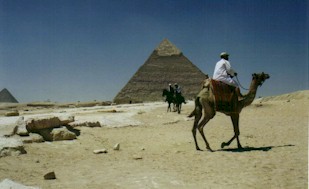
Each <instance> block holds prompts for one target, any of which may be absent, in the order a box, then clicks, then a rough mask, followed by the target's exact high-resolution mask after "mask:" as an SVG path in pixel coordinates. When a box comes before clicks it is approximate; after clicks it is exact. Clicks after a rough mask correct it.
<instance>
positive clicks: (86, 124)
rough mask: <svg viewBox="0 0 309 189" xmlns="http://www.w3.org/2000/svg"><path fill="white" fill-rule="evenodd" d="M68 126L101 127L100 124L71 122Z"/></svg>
mask: <svg viewBox="0 0 309 189" xmlns="http://www.w3.org/2000/svg"><path fill="white" fill-rule="evenodd" d="M69 125H70V126H71V127H101V123H100V122H98V121H97V122H88V121H86V122H72V123H69Z"/></svg>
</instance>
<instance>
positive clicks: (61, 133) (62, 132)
mask: <svg viewBox="0 0 309 189" xmlns="http://www.w3.org/2000/svg"><path fill="white" fill-rule="evenodd" d="M50 134H51V135H52V140H53V141H59V140H73V139H76V134H75V133H73V132H71V131H69V130H68V129H67V128H66V127H60V128H54V129H53V130H52V131H51V133H50Z"/></svg>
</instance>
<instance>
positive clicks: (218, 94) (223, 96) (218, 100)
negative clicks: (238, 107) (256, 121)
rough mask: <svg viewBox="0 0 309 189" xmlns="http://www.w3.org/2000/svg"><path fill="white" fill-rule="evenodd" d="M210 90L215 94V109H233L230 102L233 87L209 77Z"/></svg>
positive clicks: (233, 90) (233, 93)
mask: <svg viewBox="0 0 309 189" xmlns="http://www.w3.org/2000/svg"><path fill="white" fill-rule="evenodd" d="M211 85H212V91H213V94H214V96H215V107H216V110H217V111H224V112H230V111H232V110H233V109H234V103H232V98H233V95H236V94H235V87H234V86H231V85H228V84H225V83H223V82H222V81H216V80H213V79H211Z"/></svg>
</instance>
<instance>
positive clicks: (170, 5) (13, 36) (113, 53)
mask: <svg viewBox="0 0 309 189" xmlns="http://www.w3.org/2000/svg"><path fill="white" fill-rule="evenodd" d="M308 7H309V3H308V0H233V1H231V0H0V90H1V89H2V88H7V89H8V90H9V91H10V92H11V93H12V94H13V95H14V96H15V97H16V99H17V100H18V101H19V102H32V101H45V100H51V101H55V102H76V101H92V100H112V99H113V98H114V97H115V96H116V94H117V93H118V92H119V91H120V90H121V89H122V87H123V86H124V85H125V84H126V83H127V82H128V81H129V79H130V78H131V77H132V76H133V74H134V73H135V72H136V71H137V70H138V68H139V67H140V66H141V65H142V64H144V62H145V61H146V59H147V58H148V57H149V56H150V54H151V53H152V51H153V50H154V49H155V48H156V47H157V46H158V44H159V43H160V42H161V41H162V40H163V39H164V38H167V39H169V40H170V41H171V42H172V43H173V44H175V45H176V46H177V47H178V48H179V49H180V50H181V51H182V52H183V54H184V55H185V56H186V57H187V58H188V59H189V60H191V61H192V62H193V64H195V65H196V66H197V67H199V68H200V69H201V70H202V71H203V72H204V73H208V74H209V75H212V73H213V69H214V66H215V63H216V62H217V61H218V60H219V54H220V52H222V51H227V52H228V53H229V54H230V62H231V64H232V67H234V69H235V70H236V71H237V72H238V75H239V79H240V81H241V83H242V85H244V86H246V87H248V85H249V83H250V81H251V74H252V73H254V72H262V71H264V72H266V73H268V74H270V76H271V78H270V79H269V80H268V81H267V82H265V84H264V85H263V86H262V87H261V88H260V89H259V91H258V96H269V95H278V94H283V93H288V92H293V91H298V90H307V89H309V88H308V72H309V68H308V17H309V13H308ZM180 85H181V84H180ZM197 85H199V83H197ZM160 90H161V89H160ZM242 92H243V93H246V91H244V90H242ZM184 95H185V94H184Z"/></svg>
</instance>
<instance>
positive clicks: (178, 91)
mask: <svg viewBox="0 0 309 189" xmlns="http://www.w3.org/2000/svg"><path fill="white" fill-rule="evenodd" d="M175 95H176V96H177V95H181V88H180V86H178V84H177V83H175Z"/></svg>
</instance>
